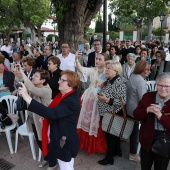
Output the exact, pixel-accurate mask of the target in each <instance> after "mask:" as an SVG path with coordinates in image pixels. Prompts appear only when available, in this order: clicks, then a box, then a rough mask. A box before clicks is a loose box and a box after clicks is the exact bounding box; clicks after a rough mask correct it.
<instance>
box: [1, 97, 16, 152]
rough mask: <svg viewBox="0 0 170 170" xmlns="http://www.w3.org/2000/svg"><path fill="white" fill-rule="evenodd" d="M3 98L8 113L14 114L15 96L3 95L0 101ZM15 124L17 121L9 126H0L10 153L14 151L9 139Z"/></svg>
mask: <svg viewBox="0 0 170 170" xmlns="http://www.w3.org/2000/svg"><path fill="white" fill-rule="evenodd" d="M3 100H5V101H6V103H7V107H8V113H11V114H15V111H14V110H15V102H16V100H17V97H16V96H13V95H7V96H3V97H1V98H0V102H2V101H3ZM16 114H17V115H18V112H16ZM17 126H18V123H15V124H12V125H10V126H5V129H1V128H0V132H4V133H5V134H6V138H7V142H8V147H9V150H10V153H11V154H13V153H14V151H13V147H12V141H11V130H13V129H14V128H15V127H17Z"/></svg>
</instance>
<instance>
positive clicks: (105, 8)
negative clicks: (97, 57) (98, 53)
mask: <svg viewBox="0 0 170 170" xmlns="http://www.w3.org/2000/svg"><path fill="white" fill-rule="evenodd" d="M106 29H107V0H104V2H103V52H106Z"/></svg>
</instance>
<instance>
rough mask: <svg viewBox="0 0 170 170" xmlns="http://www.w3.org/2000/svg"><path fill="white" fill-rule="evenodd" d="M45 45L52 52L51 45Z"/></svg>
mask: <svg viewBox="0 0 170 170" xmlns="http://www.w3.org/2000/svg"><path fill="white" fill-rule="evenodd" d="M45 47H49V49H50V51H51V52H53V47H52V46H51V45H46V46H45Z"/></svg>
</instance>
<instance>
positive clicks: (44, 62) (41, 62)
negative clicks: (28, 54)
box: [36, 54, 53, 70]
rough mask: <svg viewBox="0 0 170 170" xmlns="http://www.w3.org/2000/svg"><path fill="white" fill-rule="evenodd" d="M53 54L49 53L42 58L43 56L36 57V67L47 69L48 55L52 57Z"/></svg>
mask: <svg viewBox="0 0 170 170" xmlns="http://www.w3.org/2000/svg"><path fill="white" fill-rule="evenodd" d="M52 56H53V55H52V54H51V55H49V56H47V58H46V59H45V60H44V56H42V55H41V56H39V57H38V58H37V61H36V64H37V68H39V69H44V70H48V66H47V64H48V59H49V58H50V57H52Z"/></svg>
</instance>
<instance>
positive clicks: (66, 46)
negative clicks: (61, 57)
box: [61, 46, 69, 48]
mask: <svg viewBox="0 0 170 170" xmlns="http://www.w3.org/2000/svg"><path fill="white" fill-rule="evenodd" d="M61 48H69V47H67V46H62V47H61Z"/></svg>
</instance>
